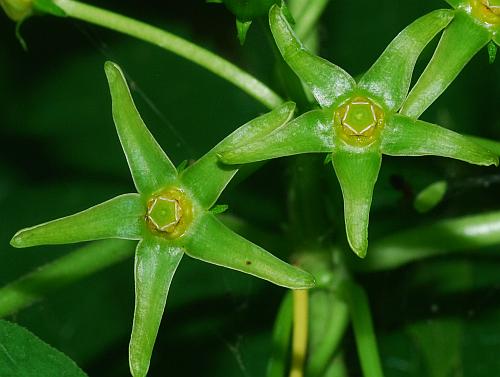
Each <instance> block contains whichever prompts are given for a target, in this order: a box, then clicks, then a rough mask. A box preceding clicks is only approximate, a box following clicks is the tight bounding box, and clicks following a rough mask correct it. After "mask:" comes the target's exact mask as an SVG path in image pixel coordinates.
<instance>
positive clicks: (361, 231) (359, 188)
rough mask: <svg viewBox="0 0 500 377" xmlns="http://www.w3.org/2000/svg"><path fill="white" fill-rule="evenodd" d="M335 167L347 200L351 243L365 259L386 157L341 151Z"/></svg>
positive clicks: (345, 201) (335, 158) (348, 234)
mask: <svg viewBox="0 0 500 377" xmlns="http://www.w3.org/2000/svg"><path fill="white" fill-rule="evenodd" d="M332 158H333V167H334V169H335V174H336V175H337V178H338V180H339V183H340V187H341V189H342V195H343V197H344V218H345V226H346V232H347V240H348V241H349V245H350V246H351V249H352V250H353V251H354V252H355V253H356V254H357V255H358V256H359V257H361V258H364V257H365V255H366V250H367V249H368V223H369V217H370V207H371V203H372V196H373V188H374V187H375V182H376V181H377V177H378V173H379V170H380V164H381V162H382V156H381V154H380V153H378V152H376V151H356V150H354V151H349V150H345V151H344V150H341V151H338V152H336V153H334V154H333V156H332Z"/></svg>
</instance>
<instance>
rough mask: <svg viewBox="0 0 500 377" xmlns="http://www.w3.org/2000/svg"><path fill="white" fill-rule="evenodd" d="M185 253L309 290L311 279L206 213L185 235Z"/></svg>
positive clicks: (276, 282) (272, 281)
mask: <svg viewBox="0 0 500 377" xmlns="http://www.w3.org/2000/svg"><path fill="white" fill-rule="evenodd" d="M185 237H186V240H185V241H184V242H185V243H184V245H185V249H186V254H188V255H189V256H190V257H193V258H196V259H200V260H202V261H205V262H209V263H212V264H215V265H218V266H223V267H226V268H231V269H233V270H237V271H240V272H244V273H246V274H250V275H253V276H256V277H259V278H261V279H264V280H268V281H270V282H271V283H274V284H276V285H280V286H283V287H287V288H293V289H304V288H311V287H313V286H314V285H315V281H314V277H313V276H312V275H311V274H309V273H308V272H306V271H303V270H301V269H299V268H297V267H293V266H291V265H289V264H288V263H285V262H283V261H282V260H280V259H278V258H276V257H275V256H274V255H272V254H270V253H269V252H267V251H266V250H264V249H262V248H261V247H259V246H257V245H255V244H253V243H252V242H250V241H248V240H246V239H244V238H243V237H241V236H239V235H238V234H236V233H234V232H233V231H232V230H230V229H229V228H227V227H226V226H225V225H224V224H222V223H221V222H220V221H219V220H218V219H217V218H216V217H215V216H214V215H212V214H210V213H206V214H205V215H203V217H202V218H200V219H199V221H198V222H197V223H196V224H193V228H192V229H191V230H190V234H189V235H187V234H186V236H185Z"/></svg>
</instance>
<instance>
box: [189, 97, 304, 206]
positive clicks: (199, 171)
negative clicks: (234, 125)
mask: <svg viewBox="0 0 500 377" xmlns="http://www.w3.org/2000/svg"><path fill="white" fill-rule="evenodd" d="M294 110H295V104H294V103H293V102H286V103H284V104H283V105H280V106H278V107H277V108H276V109H274V110H273V111H271V112H268V113H266V114H264V115H261V116H259V117H258V118H255V119H253V120H251V121H249V122H248V123H246V124H244V125H243V126H241V127H239V128H238V129H237V130H236V131H234V132H233V133H232V134H231V135H229V136H228V137H226V138H225V139H224V140H223V141H221V142H220V143H219V144H218V145H217V146H215V147H214V148H213V149H212V150H211V151H210V152H208V153H207V154H205V155H204V156H203V157H201V158H200V159H199V160H198V161H196V162H195V163H194V164H193V165H191V166H189V167H188V168H186V169H185V170H184V171H183V172H182V174H181V175H180V180H181V181H182V182H183V183H184V184H185V186H186V187H189V190H190V192H191V193H192V194H193V195H194V196H195V197H196V199H197V200H198V202H199V203H200V204H201V205H202V206H203V207H204V208H206V209H208V208H210V207H211V206H212V205H213V204H214V203H215V201H216V200H217V198H218V197H219V196H220V194H221V192H222V191H223V190H224V188H225V187H226V186H227V184H228V183H229V182H230V181H231V179H232V178H233V177H234V175H235V174H236V172H237V171H238V169H237V167H233V166H228V165H225V164H223V163H222V162H221V161H220V160H219V157H218V153H219V151H221V150H223V149H225V148H229V146H231V145H239V144H242V143H250V142H251V141H252V140H254V139H256V138H258V137H261V136H262V135H266V134H267V133H269V132H271V131H272V130H273V129H275V128H278V127H280V126H282V125H283V124H285V123H286V122H288V121H289V120H290V119H291V117H292V116H293V112H294Z"/></svg>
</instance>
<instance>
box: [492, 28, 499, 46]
mask: <svg viewBox="0 0 500 377" xmlns="http://www.w3.org/2000/svg"><path fill="white" fill-rule="evenodd" d="M493 41H494V42H495V43H496V44H497V45H498V46H500V30H498V31H497V32H496V33H495V34H493Z"/></svg>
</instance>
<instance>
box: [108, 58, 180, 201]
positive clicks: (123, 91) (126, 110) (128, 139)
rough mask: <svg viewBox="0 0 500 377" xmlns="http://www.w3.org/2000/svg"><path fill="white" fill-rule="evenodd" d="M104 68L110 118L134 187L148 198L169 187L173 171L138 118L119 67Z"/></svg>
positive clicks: (174, 173)
mask: <svg viewBox="0 0 500 377" xmlns="http://www.w3.org/2000/svg"><path fill="white" fill-rule="evenodd" d="M104 68H105V71H106V76H107V78H108V82H109V88H110V91H111V98H112V101H113V119H114V121H115V125H116V130H117V131H118V136H119V138H120V142H121V144H122V147H123V151H124V152H125V156H126V157H127V162H128V165H129V168H130V171H131V173H132V178H133V179H134V183H135V187H136V188H137V191H138V192H139V193H141V194H145V195H147V196H149V195H151V194H152V193H154V192H155V191H158V190H159V189H161V188H163V187H165V186H168V185H169V184H171V183H172V182H173V180H174V179H175V178H176V177H177V170H176V169H175V166H174V165H173V164H172V162H171V161H170V160H169V159H168V157H167V155H166V154H165V152H163V150H162V149H161V147H160V146H159V145H158V143H157V142H156V140H155V139H154V138H153V135H151V133H150V132H149V130H148V129H147V128H146V125H145V124H144V122H143V120H142V119H141V116H140V114H139V112H138V111H137V108H136V107H135V104H134V101H133V99H132V96H131V94H130V90H129V88H128V86H127V82H126V80H125V77H124V75H123V72H122V71H121V69H120V67H118V65H116V64H114V63H112V62H109V61H108V62H106V64H105V66H104Z"/></svg>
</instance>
